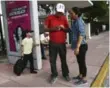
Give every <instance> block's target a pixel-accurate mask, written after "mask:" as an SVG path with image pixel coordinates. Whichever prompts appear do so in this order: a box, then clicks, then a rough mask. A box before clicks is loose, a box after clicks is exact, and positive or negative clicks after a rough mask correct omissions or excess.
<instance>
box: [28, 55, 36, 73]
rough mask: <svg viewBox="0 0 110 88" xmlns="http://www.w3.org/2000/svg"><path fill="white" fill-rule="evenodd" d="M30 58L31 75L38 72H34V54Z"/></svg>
mask: <svg viewBox="0 0 110 88" xmlns="http://www.w3.org/2000/svg"><path fill="white" fill-rule="evenodd" d="M28 58H29V59H28V60H29V62H30V72H31V73H37V72H35V71H34V63H33V56H32V54H29V57H28Z"/></svg>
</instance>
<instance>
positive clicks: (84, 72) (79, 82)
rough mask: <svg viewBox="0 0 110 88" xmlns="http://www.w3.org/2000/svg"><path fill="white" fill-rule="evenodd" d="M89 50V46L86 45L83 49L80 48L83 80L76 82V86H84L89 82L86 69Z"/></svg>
mask: <svg viewBox="0 0 110 88" xmlns="http://www.w3.org/2000/svg"><path fill="white" fill-rule="evenodd" d="M87 49H88V46H87V45H86V44H85V45H81V47H80V52H79V56H80V59H79V62H80V63H79V68H80V71H81V74H82V77H81V79H80V80H79V81H77V82H75V84H76V85H80V84H83V83H86V82H87V79H86V75H87V67H86V58H85V57H86V51H87Z"/></svg>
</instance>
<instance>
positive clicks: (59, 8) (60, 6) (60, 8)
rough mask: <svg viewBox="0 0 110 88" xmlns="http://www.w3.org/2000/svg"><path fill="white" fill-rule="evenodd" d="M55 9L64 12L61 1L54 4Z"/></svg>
mask: <svg viewBox="0 0 110 88" xmlns="http://www.w3.org/2000/svg"><path fill="white" fill-rule="evenodd" d="M56 11H57V12H62V13H64V12H65V5H64V4H62V3H58V4H57V5H56Z"/></svg>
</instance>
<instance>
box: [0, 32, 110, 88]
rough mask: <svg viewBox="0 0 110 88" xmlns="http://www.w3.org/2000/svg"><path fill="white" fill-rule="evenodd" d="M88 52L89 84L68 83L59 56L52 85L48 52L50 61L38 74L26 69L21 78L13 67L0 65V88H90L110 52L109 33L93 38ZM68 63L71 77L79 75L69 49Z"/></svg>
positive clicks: (46, 62) (45, 61) (44, 61)
mask: <svg viewBox="0 0 110 88" xmlns="http://www.w3.org/2000/svg"><path fill="white" fill-rule="evenodd" d="M88 46H89V48H88V52H87V58H86V61H87V62H86V63H87V78H88V84H85V85H80V86H75V85H74V84H73V80H71V81H70V82H66V81H65V80H64V79H63V77H62V73H61V63H60V59H59V56H58V58H57V70H58V72H59V76H58V80H57V82H56V83H55V84H53V85H51V84H50V83H49V82H48V79H49V77H50V73H51V72H50V64H49V57H48V51H47V52H46V54H47V58H48V60H43V68H42V70H40V71H38V74H30V73H29V69H25V70H24V72H23V73H22V75H21V76H16V75H15V74H14V73H13V65H11V64H8V63H1V64H0V87H90V85H91V83H92V82H93V80H94V79H95V77H96V75H97V73H98V72H99V69H100V68H101V66H102V64H103V62H104V60H105V58H106V56H107V55H108V52H109V32H104V33H101V34H99V35H98V36H93V37H92V39H90V40H88ZM67 63H68V67H69V70H70V77H71V78H72V77H73V76H77V75H78V65H77V61H76V58H75V56H74V53H73V51H72V50H71V49H70V47H69V46H68V47H67Z"/></svg>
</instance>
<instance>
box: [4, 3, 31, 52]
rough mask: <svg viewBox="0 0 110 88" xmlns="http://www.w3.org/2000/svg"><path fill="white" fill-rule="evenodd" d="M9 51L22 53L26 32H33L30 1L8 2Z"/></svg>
mask: <svg viewBox="0 0 110 88" xmlns="http://www.w3.org/2000/svg"><path fill="white" fill-rule="evenodd" d="M5 5H6V16H7V25H8V30H7V31H8V38H9V51H10V52H16V53H19V52H20V47H21V45H20V44H21V41H22V39H23V38H24V37H25V31H26V30H31V21H30V19H31V18H30V6H29V1H6V2H5Z"/></svg>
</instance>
